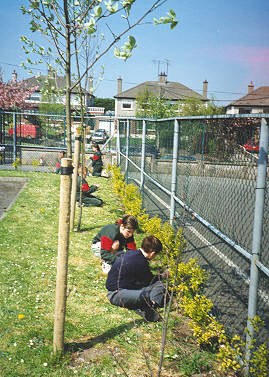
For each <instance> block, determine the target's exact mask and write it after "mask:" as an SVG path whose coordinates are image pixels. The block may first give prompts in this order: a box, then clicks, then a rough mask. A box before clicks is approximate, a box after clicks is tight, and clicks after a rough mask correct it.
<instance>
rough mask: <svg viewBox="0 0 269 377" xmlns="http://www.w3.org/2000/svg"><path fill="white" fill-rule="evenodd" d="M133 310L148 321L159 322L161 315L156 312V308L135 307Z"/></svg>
mask: <svg viewBox="0 0 269 377" xmlns="http://www.w3.org/2000/svg"><path fill="white" fill-rule="evenodd" d="M135 312H136V314H138V315H140V317H142V318H144V319H145V320H146V321H148V322H160V321H161V320H162V317H161V316H160V314H159V313H158V312H156V310H147V311H145V310H142V309H136V310H135Z"/></svg>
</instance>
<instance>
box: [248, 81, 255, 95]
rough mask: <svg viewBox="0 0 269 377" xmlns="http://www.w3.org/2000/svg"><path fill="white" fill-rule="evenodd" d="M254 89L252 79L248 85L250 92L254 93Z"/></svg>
mask: <svg viewBox="0 0 269 377" xmlns="http://www.w3.org/2000/svg"><path fill="white" fill-rule="evenodd" d="M253 91H254V84H253V81H250V83H249V85H248V94H250V93H252V92H253Z"/></svg>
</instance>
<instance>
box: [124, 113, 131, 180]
mask: <svg viewBox="0 0 269 377" xmlns="http://www.w3.org/2000/svg"><path fill="white" fill-rule="evenodd" d="M129 140H130V120H129V119H127V122H126V151H125V152H126V159H125V178H126V181H127V183H128V166H129V160H128V158H129Z"/></svg>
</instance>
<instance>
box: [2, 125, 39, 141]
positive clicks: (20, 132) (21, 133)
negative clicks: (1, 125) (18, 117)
mask: <svg viewBox="0 0 269 377" xmlns="http://www.w3.org/2000/svg"><path fill="white" fill-rule="evenodd" d="M13 133H14V129H13V128H10V129H9V130H8V136H13ZM16 134H17V136H18V137H21V138H27V139H37V138H40V137H41V129H40V127H39V126H36V125H35V124H31V123H28V124H18V125H17V128H16Z"/></svg>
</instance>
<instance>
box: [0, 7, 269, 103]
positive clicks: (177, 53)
mask: <svg viewBox="0 0 269 377" xmlns="http://www.w3.org/2000/svg"><path fill="white" fill-rule="evenodd" d="M151 3H152V1H151V0H147V1H145V0H137V5H136V8H135V15H138V14H141V12H142V11H143V9H144V8H145V6H147V5H148V4H151ZM145 4H146V5H145ZM21 5H27V0H1V2H0V19H1V26H0V28H1V33H0V46H1V48H0V68H1V69H2V72H3V76H4V81H7V80H9V79H10V78H11V74H12V72H13V71H14V70H16V72H17V73H18V79H23V78H27V77H30V75H29V74H28V73H27V71H25V70H23V69H22V68H21V67H20V64H21V62H23V61H24V60H25V58H26V56H25V54H24V52H23V50H22V42H21V41H20V36H21V35H23V34H24V35H27V36H29V37H32V35H33V33H31V32H30V31H29V19H28V18H27V17H26V16H23V15H22V14H21V11H20V7H21ZM169 9H174V10H175V12H176V14H177V19H178V21H179V23H178V26H177V27H176V28H175V29H173V30H170V28H169V27H168V26H167V25H159V26H153V25H150V24H146V25H142V26H139V27H137V28H136V29H134V30H133V31H132V33H131V34H132V35H133V36H134V37H135V38H136V41H137V48H136V49H135V50H134V52H133V56H132V57H131V58H130V59H128V60H127V61H126V62H125V61H123V60H119V59H116V58H115V57H114V56H113V51H110V52H109V53H108V54H106V55H105V57H104V58H103V59H102V61H101V62H100V64H97V65H96V66H95V67H94V71H93V75H94V83H95V92H94V94H95V95H96V96H97V97H103V98H108V97H113V96H114V95H116V94H117V78H118V77H121V78H122V82H123V90H127V89H129V88H131V87H133V86H135V85H138V84H140V83H142V82H145V81H157V80H158V73H160V71H164V72H166V73H167V74H168V80H169V81H176V82H180V83H181V84H183V85H186V86H187V87H189V88H191V89H192V90H195V91H196V92H198V93H200V94H201V93H202V86H203V81H204V80H207V81H208V98H210V99H214V101H215V102H216V104H217V105H226V104H228V103H229V102H231V101H233V100H235V99H238V98H240V97H242V96H243V95H245V94H247V89H248V84H249V83H250V82H251V81H252V82H253V83H254V88H255V89H256V88H258V87H260V86H269V22H268V20H269V1H268V0H225V1H223V0H206V1H201V0H167V1H166V2H165V4H164V5H163V6H162V7H161V8H160V9H158V11H157V12H156V13H155V14H153V15H151V16H150V19H152V18H153V17H157V18H158V17H160V16H162V15H165V14H166V12H167V11H168V10H169ZM116 28H117V22H114V23H112V24H111V30H112V31H114V30H116ZM107 30H108V29H106V31H104V32H106V33H107ZM123 42H124V41H123ZM123 42H120V44H119V46H120V45H122V44H123ZM101 64H102V65H103V66H104V74H103V78H102V80H101V81H100V80H98V77H99V75H100V71H101V68H100V65H101ZM35 72H38V71H35ZM41 73H42V74H46V69H45V68H41Z"/></svg>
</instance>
